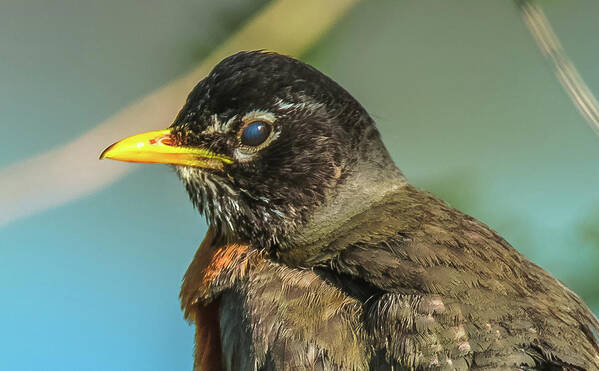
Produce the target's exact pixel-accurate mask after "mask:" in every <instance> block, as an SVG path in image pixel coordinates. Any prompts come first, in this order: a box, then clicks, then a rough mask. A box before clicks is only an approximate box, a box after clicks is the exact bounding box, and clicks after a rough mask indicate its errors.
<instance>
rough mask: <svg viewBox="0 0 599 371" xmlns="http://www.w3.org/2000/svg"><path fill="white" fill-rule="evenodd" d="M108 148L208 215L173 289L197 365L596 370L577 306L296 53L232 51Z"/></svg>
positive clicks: (595, 349) (593, 331)
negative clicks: (398, 157)
mask: <svg viewBox="0 0 599 371" xmlns="http://www.w3.org/2000/svg"><path fill="white" fill-rule="evenodd" d="M104 157H105V158H111V159H114V160H123V161H134V162H152V163H167V164H172V165H174V167H175V169H176V172H177V174H178V176H179V177H180V178H181V180H182V181H183V183H184V184H185V187H186V189H187V192H188V193H189V197H190V198H191V201H192V202H193V204H194V205H195V206H196V207H197V208H198V209H199V210H200V211H201V212H202V213H204V215H205V216H206V219H207V221H208V224H209V229H208V233H207V235H206V237H205V239H204V241H203V242H202V245H201V246H200V248H199V250H198V252H197V254H196V256H195V258H194V260H193V262H192V263H191V265H190V267H189V269H188V271H187V273H186V274H185V277H184V279H183V285H182V290H181V300H182V307H183V309H184V311H185V316H186V318H188V319H189V320H190V321H193V322H195V324H196V329H197V330H196V338H195V341H196V350H195V357H196V359H195V366H194V367H195V370H221V369H222V370H290V369H310V370H368V369H370V370H396V369H416V370H424V369H455V370H466V369H489V370H490V369H502V370H503V369H506V370H507V369H509V370H532V369H535V370H536V369H543V370H549V369H568V370H599V342H598V338H597V332H598V329H599V322H598V321H597V318H595V316H594V315H593V313H592V312H591V311H590V310H589V308H588V307H587V306H586V305H585V304H584V303H583V301H582V300H581V299H580V298H579V297H578V296H577V295H576V294H575V293H573V292H572V291H570V290H569V289H568V288H566V287H565V286H564V285H563V284H562V283H560V282H559V281H558V280H556V279H555V278H553V277H552V276H550V275H549V274H548V273H547V272H545V271H544V270H543V269H541V268H540V267H538V266H537V265H535V264H533V263H532V262H530V261H529V260H527V259H526V258H525V257H524V256H522V255H521V254H520V253H518V252H517V251H516V250H515V249H514V248H513V247H512V246H510V245H509V244H508V243H507V242H506V241H505V240H504V239H503V238H501V237H500V236H499V235H498V234H497V233H495V232H494V231H493V230H491V229H490V228H489V227H487V226H486V225H484V224H483V223H481V222H480V221H478V220H476V219H474V218H472V217H470V216H468V215H465V214H463V213H461V212H460V211H458V210H456V209H453V208H452V207H450V206H448V205H447V204H446V203H444V202H443V201H442V200H440V199H439V198H437V197H435V196H433V195H432V194H430V193H428V192H425V191H422V190H419V189H417V188H415V187H413V186H411V185H410V184H409V183H408V182H407V181H406V179H405V177H404V176H403V174H402V173H401V171H400V170H399V169H398V168H397V167H396V165H395V164H394V163H393V161H392V159H391V157H390V156H389V153H388V152H387V150H386V148H385V146H384V145H383V143H382V141H381V138H380V135H379V132H378V131H377V129H376V127H375V124H374V122H373V120H372V118H371V117H370V116H369V115H368V113H367V112H366V110H365V109H364V108H363V107H362V106H361V105H360V104H359V103H358V102H357V101H356V100H355V99H354V98H353V97H352V96H351V95H350V94H349V93H348V92H347V91H345V90H344V89H343V88H342V87H340V86H339V85H338V84H337V83H335V82H334V81H333V80H332V79H330V78H328V77H327V76H325V75H324V74H322V73H320V72H319V71H317V70H316V69H314V68H313V67H311V66H308V65H306V64H304V63H302V62H300V61H297V60H295V59H293V58H290V57H287V56H282V55H278V54H275V53H270V52H262V51H254V52H241V53H237V54H235V55H233V56H230V57H228V58H226V59H224V60H223V61H222V62H220V63H219V64H218V65H217V66H216V67H215V68H214V69H213V70H212V72H211V73H210V74H209V75H208V76H207V77H206V78H205V79H204V80H202V81H201V82H200V83H199V84H198V85H197V86H196V87H195V88H194V89H193V91H192V92H191V94H190V95H189V97H188V99H187V102H186V103H185V106H184V107H183V109H182V110H181V112H180V113H179V115H178V116H177V118H176V119H175V121H174V123H173V124H172V125H171V127H170V128H169V129H166V130H158V131H152V132H149V133H145V134H140V135H136V136H133V137H129V138H126V139H124V140H122V141H120V142H117V143H115V144H113V145H112V146H110V147H109V148H107V149H106V150H105V151H104V153H103V154H102V155H101V158H104Z"/></svg>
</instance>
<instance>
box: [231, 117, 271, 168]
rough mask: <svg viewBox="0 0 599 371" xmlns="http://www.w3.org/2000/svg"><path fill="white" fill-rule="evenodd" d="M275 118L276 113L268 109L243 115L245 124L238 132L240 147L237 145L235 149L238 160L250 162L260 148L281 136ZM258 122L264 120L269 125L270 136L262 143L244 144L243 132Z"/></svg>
mask: <svg viewBox="0 0 599 371" xmlns="http://www.w3.org/2000/svg"><path fill="white" fill-rule="evenodd" d="M275 119H276V117H275V115H274V114H272V113H271V112H268V111H257V110H256V111H251V112H248V113H246V114H245V115H244V116H243V118H242V121H243V123H244V124H243V126H242V127H241V129H240V130H239V132H238V133H237V140H238V142H239V147H237V148H236V149H235V151H234V156H235V158H236V159H237V161H239V162H249V161H251V160H253V158H254V157H255V156H256V154H257V153H258V152H259V151H260V150H262V149H264V148H266V147H268V146H269V145H270V143H272V142H273V140H275V139H277V138H278V137H279V131H278V130H277V128H276V127H275V125H274V122H275ZM257 122H262V123H264V124H265V125H268V129H267V130H268V136H267V137H266V138H264V140H263V141H262V142H261V143H258V144H256V145H250V144H244V138H243V134H244V133H245V131H246V129H247V128H248V127H250V126H251V125H253V124H255V123H257Z"/></svg>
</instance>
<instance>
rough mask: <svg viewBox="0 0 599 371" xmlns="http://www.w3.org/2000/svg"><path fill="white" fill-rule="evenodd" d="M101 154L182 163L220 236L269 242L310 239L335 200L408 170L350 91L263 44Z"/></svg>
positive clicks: (191, 190) (189, 186)
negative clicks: (165, 120)
mask: <svg viewBox="0 0 599 371" xmlns="http://www.w3.org/2000/svg"><path fill="white" fill-rule="evenodd" d="M101 158H111V159H114V160H121V161H133V162H152V163H167V164H171V165H173V166H174V167H175V169H176V172H177V174H178V175H179V177H180V179H181V180H182V181H183V183H184V185H185V187H186V190H187V192H188V194H189V197H190V199H191V201H192V202H193V204H194V205H195V206H196V207H197V208H198V209H199V210H200V212H202V213H204V215H205V216H206V219H207V221H208V223H209V224H210V225H212V227H213V228H215V230H217V231H218V232H219V233H220V235H222V236H223V237H225V238H227V239H229V240H237V241H239V240H242V241H244V242H249V243H251V244H253V245H255V246H259V247H261V248H267V249H268V248H275V247H278V248H285V247H288V246H290V245H298V244H301V241H300V239H298V238H294V237H292V236H299V235H304V237H302V240H305V239H306V238H307V237H306V236H307V235H308V234H307V233H301V232H306V231H307V229H306V228H308V229H309V226H310V225H311V224H313V223H314V222H315V220H317V219H319V218H320V219H326V220H328V221H330V220H331V218H333V219H334V218H335V215H337V214H335V215H329V213H326V212H324V213H323V212H321V211H322V210H324V209H325V208H327V207H329V206H331V205H333V204H337V206H338V207H337V209H343V210H345V209H347V208H346V207H343V206H342V205H341V204H343V202H341V203H340V197H344V198H347V201H348V202H349V203H352V202H353V201H355V203H359V198H360V195H359V194H360V192H361V191H364V189H365V188H364V184H362V183H369V182H370V183H372V182H374V183H377V182H379V183H380V181H381V180H382V179H387V178H388V177H389V175H391V177H392V178H393V177H395V178H397V177H401V173H400V172H399V170H397V168H396V167H395V165H394V164H393V162H392V161H391V159H390V157H389V155H388V153H387V151H386V149H385V148H384V146H383V144H382V142H381V140H380V137H379V134H378V132H377V130H376V128H375V126H374V123H373V121H372V119H371V118H370V117H369V115H368V114H367V112H366V111H365V109H364V108H363V107H362V106H361V105H360V104H359V103H358V102H357V101H356V100H355V99H354V98H353V97H352V96H351V95H350V94H349V93H348V92H347V91H345V90H344V89H343V88H342V87H340V86H339V85H338V84H337V83H335V82H334V81H333V80H332V79H330V78H328V77H327V76H325V75H324V74H322V73H320V72H319V71H317V70H316V69H314V68H313V67H311V66H308V65H306V64H304V63H302V62H300V61H298V60H295V59H293V58H290V57H287V56H282V55H279V54H275V53H269V52H262V51H255V52H240V53H237V54H235V55H232V56H230V57H228V58H226V59H224V60H223V61H221V62H220V63H219V64H218V65H217V66H216V67H215V68H214V69H213V70H212V72H211V73H210V74H209V75H208V76H207V77H206V78H205V79H204V80H202V81H201V82H200V83H199V84H198V85H197V86H196V87H195V88H194V89H193V91H192V92H191V94H190V95H189V97H188V99H187V102H186V103H185V105H184V107H183V108H182V110H181V112H180V113H179V115H178V116H177V118H176V119H175V121H174V123H173V124H172V125H171V126H170V128H169V129H165V130H158V131H153V132H149V133H144V134H139V135H135V136H133V137H129V138H126V139H124V140H122V141H120V142H117V143H115V144H113V145H112V146H110V147H109V148H107V149H106V150H105V151H104V152H103V154H102V155H101ZM356 179H359V181H358V183H356ZM360 182H362V183H360ZM370 183H369V184H370ZM371 188H372V192H373V193H376V192H375V188H376V187H371ZM369 192H370V190H369V189H368V186H366V192H362V193H366V194H367V193H369ZM352 197H355V199H354V200H353V201H352ZM364 197H366V198H368V196H364ZM298 232H299V233H298Z"/></svg>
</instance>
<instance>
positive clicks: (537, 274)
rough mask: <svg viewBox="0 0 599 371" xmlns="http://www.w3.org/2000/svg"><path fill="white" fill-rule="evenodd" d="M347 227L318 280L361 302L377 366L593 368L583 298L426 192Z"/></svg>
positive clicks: (390, 201) (592, 331) (595, 355)
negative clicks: (380, 364) (328, 281)
mask: <svg viewBox="0 0 599 371" xmlns="http://www.w3.org/2000/svg"><path fill="white" fill-rule="evenodd" d="M346 228H347V230H346V231H345V232H344V233H343V237H342V238H339V239H338V241H336V242H335V243H332V244H330V245H329V249H337V250H338V251H339V253H338V255H337V256H336V258H335V259H333V260H332V261H330V262H329V264H328V266H327V267H326V268H324V269H323V270H322V272H323V273H322V274H323V275H327V276H328V277H325V278H327V279H329V280H337V282H336V283H335V284H336V285H338V286H340V287H342V288H343V289H344V290H345V291H346V292H348V293H349V294H351V295H353V296H356V297H361V299H362V300H363V301H364V302H365V313H366V315H365V321H366V326H367V329H368V331H369V333H370V335H371V336H372V339H373V342H374V343H375V349H376V352H377V357H376V358H377V359H379V361H380V362H382V363H385V362H386V363H391V364H392V363H393V362H397V364H398V365H403V366H406V365H407V366H411V367H416V368H418V367H430V366H441V367H443V366H446V367H450V368H457V369H462V368H485V369H488V368H518V369H527V368H530V369H536V368H539V367H542V368H543V369H545V367H552V366H556V367H566V368H571V369H589V370H590V369H599V345H598V341H597V337H596V336H597V329H598V327H599V324H598V322H597V319H596V318H595V317H594V315H593V314H592V312H591V311H590V310H589V309H588V307H587V306H586V305H585V304H584V303H583V302H582V300H581V299H580V298H579V297H578V296H577V295H576V294H575V293H573V292H572V291H570V290H569V289H568V288H566V287H565V286H564V285H563V284H561V283H560V282H559V281H557V280H556V279H554V278H553V277H551V276H550V275H549V274H548V273H546V272H545V271H544V270H543V269H541V268H540V267H538V266H536V265H535V264H533V263H531V262H530V261H528V260H527V259H526V258H524V257H523V256H522V255H520V254H519V253H518V252H517V251H516V250H514V249H513V248H512V247H511V246H510V245H509V244H508V243H507V242H506V241H505V240H503V239H502V238H501V237H500V236H498V235H497V234H496V233H495V232H494V231H492V230H491V229H489V228H488V227H487V226H486V225H484V224H483V223H481V222H479V221H477V220H476V219H474V218H472V217H469V216H467V215H464V214H462V213H460V212H459V211H457V210H455V209H453V208H451V207H449V206H448V205H447V204H445V203H443V201H441V200H439V199H438V198H436V197H434V196H433V195H431V194H429V193H426V192H422V191H420V190H418V189H416V188H414V187H411V186H406V187H403V189H402V190H401V191H399V192H397V193H396V194H394V195H392V196H390V197H387V198H386V199H385V200H384V201H382V202H381V203H379V204H377V205H376V206H375V207H373V208H372V209H371V210H370V211H368V212H366V213H364V214H363V215H360V216H357V217H355V218H353V219H352V220H351V221H350V222H349V223H348V225H347V226H346ZM348 242H349V243H348ZM339 244H340V245H345V246H344V247H343V248H340V245H339ZM335 245H337V246H335ZM332 277H335V278H332Z"/></svg>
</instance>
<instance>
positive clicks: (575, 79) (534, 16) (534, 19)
mask: <svg viewBox="0 0 599 371" xmlns="http://www.w3.org/2000/svg"><path fill="white" fill-rule="evenodd" d="M516 3H517V4H518V6H519V8H520V10H521V11H522V15H523V16H524V21H525V22H526V25H527V26H528V29H529V30H530V32H531V33H532V36H533V37H534V39H535V41H536V42H537V45H538V46H539V48H540V49H541V51H542V52H543V54H544V55H545V56H546V57H547V58H549V59H550V60H551V63H553V67H554V68H555V74H556V75H557V78H558V79H559V81H560V83H561V84H562V86H563V87H564V90H565V91H566V93H568V95H569V96H570V98H571V99H572V102H574V104H575V105H576V108H578V111H580V113H581V114H582V116H583V117H584V118H585V120H587V122H588V123H589V125H590V126H591V128H593V130H595V133H597V135H599V103H598V102H597V99H596V98H595V96H594V95H593V93H592V92H591V90H590V89H589V87H588V86H587V84H586V83H585V82H584V80H583V79H582V77H581V76H580V74H579V73H578V71H577V70H576V67H574V64H573V63H572V61H571V60H570V58H568V55H566V52H565V51H564V48H563V47H562V45H561V43H560V41H559V39H558V38H557V36H556V35H555V33H554V32H553V29H552V28H551V24H550V23H549V20H548V19H547V17H546V16H545V13H544V12H543V10H542V9H541V8H540V7H539V6H538V5H537V4H536V2H535V1H532V0H517V1H516Z"/></svg>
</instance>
